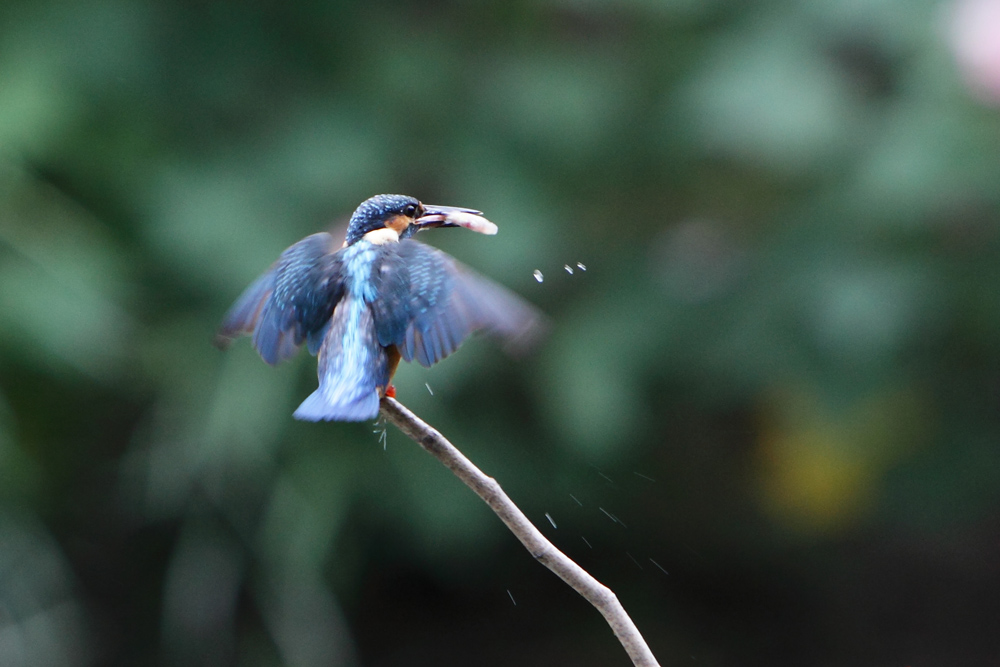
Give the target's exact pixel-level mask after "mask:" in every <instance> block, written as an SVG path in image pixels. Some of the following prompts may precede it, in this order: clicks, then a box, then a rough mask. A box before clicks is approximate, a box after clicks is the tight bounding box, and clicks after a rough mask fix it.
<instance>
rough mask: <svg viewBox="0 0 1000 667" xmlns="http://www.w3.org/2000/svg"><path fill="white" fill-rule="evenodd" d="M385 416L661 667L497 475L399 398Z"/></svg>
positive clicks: (644, 660) (625, 618)
mask: <svg viewBox="0 0 1000 667" xmlns="http://www.w3.org/2000/svg"><path fill="white" fill-rule="evenodd" d="M382 414H383V415H385V418H386V419H387V420H388V421H390V422H392V423H393V424H395V425H396V427H397V428H398V429H399V430H400V431H402V432H403V433H405V434H406V435H408V436H409V437H410V438H412V439H413V440H414V441H415V442H416V443H417V444H418V445H420V446H421V447H423V448H424V449H425V450H427V451H428V452H430V454H431V455H433V456H434V457H435V458H437V459H438V460H439V461H441V463H443V464H445V465H446V466H447V467H448V468H449V469H450V470H451V471H452V472H453V473H455V475H457V476H458V478H459V479H461V480H462V481H463V482H465V484H466V486H468V487H469V488H470V489H472V490H473V491H475V492H476V495H478V496H479V497H480V498H482V499H483V500H484V501H485V502H486V504H487V505H489V506H490V508H491V509H492V510H493V511H494V512H495V513H496V515H497V516H498V517H500V520H501V521H503V522H504V523H505V524H507V527H508V528H510V530H511V532H512V533H514V535H515V536H516V537H517V539H519V540H521V544H523V545H524V547H525V548H526V549H527V550H528V552H529V553H531V555H532V556H534V557H535V559H536V560H538V561H539V562H540V563H541V564H542V565H544V566H545V567H547V568H549V569H550V570H552V571H553V572H555V574H556V575H557V576H558V577H559V578H560V579H562V580H563V581H565V582H566V583H567V584H569V585H570V586H572V587H573V590H575V591H576V592H577V593H579V594H580V595H582V596H583V597H585V598H586V599H587V601H588V602H590V604H592V605H594V606H595V607H596V608H597V610H598V611H599V612H601V614H602V615H603V616H604V619H605V620H606V621H607V622H608V625H610V626H611V629H612V630H613V631H614V633H615V636H616V637H618V641H620V642H621V644H622V646H623V647H624V648H625V651H626V652H627V653H628V655H629V657H630V658H631V659H632V663H633V664H635V665H636V666H637V667H658V666H659V663H657V662H656V658H655V657H653V653H652V652H651V651H650V650H649V646H647V645H646V641H645V640H644V639H643V638H642V635H641V634H640V633H639V630H638V628H636V627H635V623H633V622H632V619H631V618H629V615H628V614H627V613H626V612H625V608H624V607H622V605H621V603H620V602H619V601H618V597H617V596H616V595H615V594H614V592H612V591H611V589H610V588H608V587H607V586H605V585H604V584H602V583H601V582H599V581H597V579H594V578H593V577H592V576H590V574H589V573H587V571H586V570H584V569H583V568H582V567H580V566H579V565H577V564H576V563H575V562H573V560H571V559H570V558H569V557H568V556H567V555H566V554H564V553H563V552H561V551H559V549H556V547H555V546H554V545H553V544H552V543H551V542H549V541H548V540H547V539H546V538H545V536H544V535H542V533H541V532H540V531H539V530H538V529H537V528H535V526H534V524H532V523H531V522H530V521H528V517H526V516H525V515H524V513H523V512H522V511H521V510H520V509H518V508H517V505H515V504H514V502H513V501H512V500H511V499H510V498H508V497H507V494H506V493H504V491H503V489H502V488H500V485H499V484H497V482H496V480H495V479H493V478H492V477H488V476H486V475H485V474H483V472H482V471H481V470H480V469H479V468H477V467H476V466H475V465H474V464H473V463H472V461H470V460H469V459H467V458H466V457H465V455H464V454H462V452H460V451H458V449H457V448H456V447H455V446H454V445H452V444H451V443H450V442H448V440H447V439H445V437H444V436H443V435H441V434H440V433H438V432H437V430H435V429H434V428H431V427H430V426H429V425H428V424H427V423H426V422H424V421H423V420H421V419H420V418H419V417H417V416H416V415H415V414H413V413H412V412H410V410H409V409H407V408H406V406H404V405H403V404H402V403H400V402H399V401H397V400H396V399H393V398H383V399H382Z"/></svg>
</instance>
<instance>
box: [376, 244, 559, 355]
mask: <svg viewBox="0 0 1000 667" xmlns="http://www.w3.org/2000/svg"><path fill="white" fill-rule="evenodd" d="M372 279H373V280H374V281H375V284H376V286H377V290H376V291H377V293H378V294H379V299H377V300H376V301H375V302H374V303H372V304H371V309H372V315H373V316H374V324H375V332H376V335H377V336H378V342H379V343H380V344H381V345H383V346H389V345H395V346H396V347H397V348H399V352H400V354H401V355H402V357H403V359H405V360H406V361H412V360H413V359H416V360H417V362H418V363H420V364H421V365H422V366H431V365H432V364H435V363H437V362H438V361H440V360H441V359H444V358H445V357H446V356H448V355H449V354H451V353H452V352H454V351H455V350H456V349H457V348H458V346H459V345H460V344H461V343H462V341H463V340H465V338H466V337H468V336H469V335H470V334H471V333H473V332H476V331H481V330H482V331H487V332H490V333H492V334H495V335H497V336H498V337H500V338H501V339H503V340H504V341H505V342H507V343H508V345H509V346H510V347H512V348H517V347H519V346H523V345H526V344H527V343H528V342H529V341H530V340H532V339H534V338H535V337H536V336H537V334H538V332H539V330H540V328H541V323H542V316H541V314H540V313H539V311H538V310H537V309H536V308H535V307H534V306H532V305H531V304H529V303H528V302H527V301H525V300H524V299H522V298H521V297H519V296H517V295H516V294H514V293H513V292H511V291H509V290H507V289H506V288H504V287H501V286H500V285H497V284H496V283H494V282H492V281H491V280H489V279H487V278H484V277H483V276H480V275H479V274H477V273H475V272H474V271H472V270H471V269H468V268H466V267H464V266H462V265H461V264H459V262H458V261H456V260H455V259H453V258H452V257H450V256H449V255H447V254H445V253H444V252H442V251H440V250H438V249H436V248H432V247H430V246H427V245H424V244H422V243H420V242H418V241H414V240H412V239H405V240H403V241H400V242H399V243H398V244H393V245H392V247H391V248H387V250H386V252H385V253H384V254H383V255H382V257H381V258H380V261H379V262H377V263H376V264H375V265H374V266H373V267H372Z"/></svg>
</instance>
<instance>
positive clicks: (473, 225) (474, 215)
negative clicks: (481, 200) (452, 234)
mask: <svg viewBox="0 0 1000 667" xmlns="http://www.w3.org/2000/svg"><path fill="white" fill-rule="evenodd" d="M413 224H414V225H416V226H417V229H418V230H424V229H432V228H434V227H465V228H466V229H471V230H472V231H474V232H479V233H480V234H496V233H497V226H496V225H494V224H493V223H492V222H490V221H489V220H487V219H486V218H484V217H483V212H482V211H477V210H475V209H471V208H459V207H457V206H425V207H424V214H423V215H422V216H420V217H419V218H417V219H416V220H414V221H413Z"/></svg>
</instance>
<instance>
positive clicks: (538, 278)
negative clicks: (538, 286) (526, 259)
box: [531, 269, 545, 282]
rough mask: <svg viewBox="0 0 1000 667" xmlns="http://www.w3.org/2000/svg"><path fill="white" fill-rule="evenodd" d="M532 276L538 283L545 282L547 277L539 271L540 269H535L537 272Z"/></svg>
mask: <svg viewBox="0 0 1000 667" xmlns="http://www.w3.org/2000/svg"><path fill="white" fill-rule="evenodd" d="M531 275H533V276H535V280H537V281H538V282H542V281H543V280H545V276H543V275H542V272H541V271H539V270H538V269H535V272H534V273H533V274H531Z"/></svg>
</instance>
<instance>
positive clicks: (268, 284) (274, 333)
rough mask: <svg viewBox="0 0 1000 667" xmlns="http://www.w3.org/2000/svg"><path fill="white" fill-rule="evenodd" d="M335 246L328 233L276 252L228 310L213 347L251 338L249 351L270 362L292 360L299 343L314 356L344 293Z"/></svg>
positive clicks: (307, 238)
mask: <svg viewBox="0 0 1000 667" xmlns="http://www.w3.org/2000/svg"><path fill="white" fill-rule="evenodd" d="M334 245H335V244H334V241H333V237H331V236H330V235H329V234H326V233H321V234H313V235H312V236H307V237H306V238H304V239H302V240H301V241H299V242H298V243H296V244H295V245H293V246H291V247H290V248H288V249H287V250H286V251H285V252H283V253H281V257H280V258H279V259H278V261H277V262H275V263H274V265H273V266H272V267H271V268H270V269H269V270H268V271H267V273H265V274H264V275H262V276H261V277H260V278H258V279H257V280H255V281H254V282H253V284H251V285H250V287H248V288H247V289H246V291H245V292H243V294H242V295H241V296H240V298H239V299H237V301H236V303H235V304H233V307H232V308H230V309H229V312H228V313H227V314H226V317H225V319H224V320H223V322H222V326H221V327H220V329H219V334H218V336H217V337H216V344H217V345H219V346H220V347H225V346H227V345H228V344H229V343H230V342H231V341H232V340H233V339H234V338H236V337H237V336H239V335H241V334H253V345H254V347H255V348H257V351H258V352H259V353H260V356H261V358H263V359H264V361H266V362H267V363H269V364H276V363H278V362H279V361H283V360H285V359H287V358H289V357H291V356H292V355H294V354H295V353H296V352H297V351H298V349H299V346H300V345H302V343H303V342H304V341H308V344H309V351H310V352H311V353H312V354H316V352H317V351H318V350H319V346H320V344H321V343H322V342H323V337H324V335H325V333H326V329H327V327H328V325H329V322H330V317H331V315H332V314H333V309H334V307H335V306H336V305H337V302H338V301H339V300H340V298H341V296H343V293H344V285H343V278H342V276H341V271H340V258H339V255H338V254H337V253H335V252H334V250H335V248H334Z"/></svg>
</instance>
